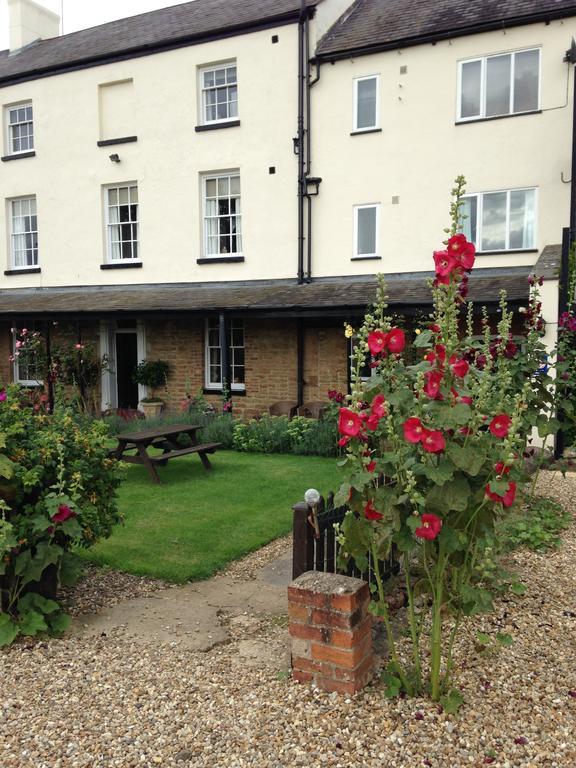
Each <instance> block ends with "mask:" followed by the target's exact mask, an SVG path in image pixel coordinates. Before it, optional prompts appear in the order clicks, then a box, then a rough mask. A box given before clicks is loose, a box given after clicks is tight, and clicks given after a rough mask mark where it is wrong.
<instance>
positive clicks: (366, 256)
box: [354, 203, 381, 259]
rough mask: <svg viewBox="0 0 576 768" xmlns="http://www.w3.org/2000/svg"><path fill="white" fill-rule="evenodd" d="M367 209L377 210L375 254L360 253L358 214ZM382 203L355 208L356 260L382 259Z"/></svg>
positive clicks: (356, 206) (366, 204)
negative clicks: (380, 246)
mask: <svg viewBox="0 0 576 768" xmlns="http://www.w3.org/2000/svg"><path fill="white" fill-rule="evenodd" d="M366 208H375V209H376V232H375V238H374V242H375V243H376V252H375V253H358V212H359V211H361V210H364V209H366ZM380 208H381V206H380V203H362V204H361V205H355V206H354V259H374V258H380V254H379V253H378V250H379V249H378V246H379V243H380Z"/></svg>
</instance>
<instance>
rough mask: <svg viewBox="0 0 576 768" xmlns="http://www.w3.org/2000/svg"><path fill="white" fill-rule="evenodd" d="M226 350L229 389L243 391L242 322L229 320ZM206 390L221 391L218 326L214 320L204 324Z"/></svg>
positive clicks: (220, 357)
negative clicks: (228, 366) (228, 360)
mask: <svg viewBox="0 0 576 768" xmlns="http://www.w3.org/2000/svg"><path fill="white" fill-rule="evenodd" d="M228 349H229V354H230V378H231V389H232V390H236V391H242V390H244V389H245V383H244V382H245V350H244V322H243V321H242V320H236V319H233V320H230V321H229V323H228ZM205 352H206V362H205V368H206V389H222V378H223V377H222V350H221V347H220V324H219V322H218V320H217V319H216V318H214V319H213V320H208V321H207V323H206V343H205Z"/></svg>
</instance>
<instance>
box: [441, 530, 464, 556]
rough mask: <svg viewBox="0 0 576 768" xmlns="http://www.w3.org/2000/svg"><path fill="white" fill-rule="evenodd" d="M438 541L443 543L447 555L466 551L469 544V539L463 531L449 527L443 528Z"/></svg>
mask: <svg viewBox="0 0 576 768" xmlns="http://www.w3.org/2000/svg"><path fill="white" fill-rule="evenodd" d="M438 539H439V541H441V542H442V543H443V545H444V551H445V552H446V553H447V554H451V553H452V552H458V551H463V550H465V549H466V544H467V542H468V538H467V536H466V534H465V533H464V532H463V531H457V530H455V529H454V528H451V527H450V526H449V525H443V526H442V530H441V531H440V535H439V536H438Z"/></svg>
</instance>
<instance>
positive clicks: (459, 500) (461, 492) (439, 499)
mask: <svg viewBox="0 0 576 768" xmlns="http://www.w3.org/2000/svg"><path fill="white" fill-rule="evenodd" d="M471 496H472V491H471V489H470V485H469V484H468V481H467V480H466V478H465V477H455V478H454V479H453V480H450V481H449V482H447V483H445V484H444V485H442V486H435V487H434V488H433V489H432V490H431V491H430V493H429V494H428V495H427V497H426V504H427V506H429V507H431V508H433V509H437V510H439V511H440V512H450V511H451V510H454V511H456V512H463V511H464V510H465V509H466V508H467V507H468V505H469V503H470V497H471Z"/></svg>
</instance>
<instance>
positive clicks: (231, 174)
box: [201, 169, 244, 261]
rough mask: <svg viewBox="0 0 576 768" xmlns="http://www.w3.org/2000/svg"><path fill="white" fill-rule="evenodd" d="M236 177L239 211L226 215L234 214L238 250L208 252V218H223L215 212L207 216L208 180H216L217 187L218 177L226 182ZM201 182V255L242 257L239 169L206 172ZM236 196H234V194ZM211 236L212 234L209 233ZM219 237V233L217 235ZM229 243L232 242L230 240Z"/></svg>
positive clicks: (242, 237)
mask: <svg viewBox="0 0 576 768" xmlns="http://www.w3.org/2000/svg"><path fill="white" fill-rule="evenodd" d="M236 177H237V178H238V180H239V182H240V194H239V195H238V200H239V201H240V213H236V214H228V216H229V217H230V218H231V217H232V216H234V217H235V218H236V226H237V229H236V246H237V247H238V239H240V246H241V247H240V250H239V251H230V252H229V253H209V252H208V237H209V235H208V219H209V218H210V219H214V218H217V219H220V218H225V217H224V216H220V214H216V216H210V217H208V213H207V205H206V203H207V200H206V198H207V183H208V182H209V181H216V188H218V179H228V184H230V179H232V178H236ZM201 183H202V255H203V257H204V258H205V259H214V260H215V261H217V260H218V259H223V258H227V257H228V256H231V257H233V258H240V257H243V256H244V254H243V248H244V232H243V228H242V218H243V214H242V179H241V176H240V171H239V170H238V169H235V170H231V171H219V172H217V173H206V174H204V175H203V176H202V177H201ZM228 197H229V198H230V197H231V195H230V193H229V195H228ZM235 197H236V196H235ZM238 224H239V225H240V230H239V231H238ZM211 237H213V235H211ZM218 237H220V235H218ZM230 244H232V243H231V242H230Z"/></svg>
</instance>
